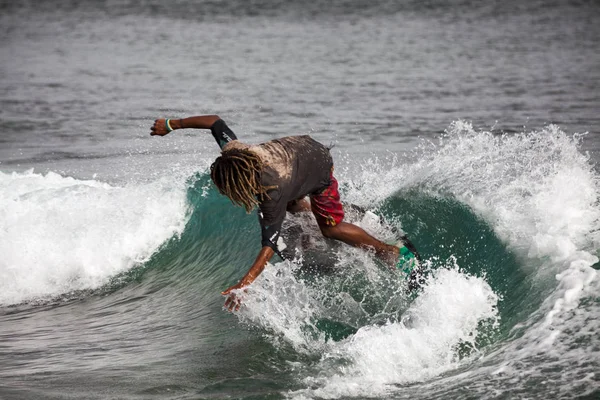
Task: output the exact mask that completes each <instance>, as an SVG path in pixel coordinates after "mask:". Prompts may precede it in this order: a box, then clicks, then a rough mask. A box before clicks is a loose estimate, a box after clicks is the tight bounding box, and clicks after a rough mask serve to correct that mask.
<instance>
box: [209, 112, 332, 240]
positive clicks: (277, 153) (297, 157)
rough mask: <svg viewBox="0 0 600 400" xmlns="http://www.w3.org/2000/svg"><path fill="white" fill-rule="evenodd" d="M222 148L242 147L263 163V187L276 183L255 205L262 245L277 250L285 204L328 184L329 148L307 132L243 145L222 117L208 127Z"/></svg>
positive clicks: (330, 164)
mask: <svg viewBox="0 0 600 400" xmlns="http://www.w3.org/2000/svg"><path fill="white" fill-rule="evenodd" d="M211 131H212V133H213V136H215V139H216V140H217V143H219V145H221V143H223V145H222V146H221V148H222V149H223V151H225V150H227V149H230V148H245V149H248V150H250V151H252V152H253V153H255V154H257V155H258V156H259V157H260V159H261V161H262V162H263V165H264V167H263V171H262V176H261V178H262V184H263V186H276V188H275V189H271V190H269V191H268V192H267V194H268V195H269V197H270V198H269V199H264V200H263V201H261V203H260V205H259V212H258V217H259V222H260V225H261V229H262V245H263V246H269V247H271V248H273V249H274V250H277V239H278V238H279V234H280V231H281V224H282V223H283V220H284V218H285V213H286V208H287V203H288V202H290V201H292V200H296V199H299V198H302V197H304V196H306V195H310V194H313V193H319V192H321V191H323V190H324V189H325V188H326V187H328V186H329V185H330V176H331V168H332V167H333V160H332V158H331V154H330V153H329V149H328V148H327V147H325V146H324V145H322V144H321V143H319V142H317V141H316V140H314V139H313V138H311V137H310V136H308V135H304V136H288V137H284V138H281V139H275V140H271V141H269V142H266V143H261V144H256V145H247V144H244V143H241V142H240V141H238V140H237V138H236V136H235V134H234V133H233V132H232V131H231V129H229V128H228V127H227V125H225V123H224V122H222V120H220V121H217V122H216V123H215V124H214V125H213V127H212V128H211Z"/></svg>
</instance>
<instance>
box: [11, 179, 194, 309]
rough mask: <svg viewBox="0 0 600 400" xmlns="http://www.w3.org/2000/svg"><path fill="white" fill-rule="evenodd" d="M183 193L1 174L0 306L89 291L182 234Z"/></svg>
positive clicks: (158, 185)
mask: <svg viewBox="0 0 600 400" xmlns="http://www.w3.org/2000/svg"><path fill="white" fill-rule="evenodd" d="M186 215H187V204H186V198H185V187H184V184H183V183H181V184H180V186H176V185H175V184H174V183H172V181H170V180H168V179H166V178H164V179H161V180H159V181H156V182H153V183H149V184H144V185H141V186H135V185H132V186H125V187H115V186H111V185H109V184H106V183H102V182H98V181H95V180H77V179H74V178H70V177H63V176H60V175H58V174H56V173H52V172H50V173H48V174H46V175H42V174H37V173H34V172H33V171H27V172H24V173H12V174H5V173H0V254H2V257H1V258H0V304H3V305H7V304H16V303H20V302H25V301H32V300H38V299H45V298H49V297H54V296H58V295H61V294H65V293H69V292H71V291H74V290H82V289H95V288H98V287H100V286H102V285H104V284H106V283H107V282H108V280H109V279H110V278H111V277H114V276H115V275H117V274H119V273H121V272H123V271H126V270H128V269H130V268H132V267H133V266H135V265H137V264H139V263H142V262H144V261H145V260H147V259H148V258H149V257H150V256H151V255H152V254H153V253H154V252H155V251H156V250H157V249H158V247H159V246H160V245H161V244H162V243H164V242H165V241H166V240H167V239H169V238H170V237H172V236H173V235H177V234H179V233H181V232H182V230H183V228H184V226H185V223H186Z"/></svg>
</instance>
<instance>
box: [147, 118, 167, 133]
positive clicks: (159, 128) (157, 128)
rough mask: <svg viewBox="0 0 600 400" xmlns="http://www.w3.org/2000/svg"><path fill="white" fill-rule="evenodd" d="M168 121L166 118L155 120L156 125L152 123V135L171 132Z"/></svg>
mask: <svg viewBox="0 0 600 400" xmlns="http://www.w3.org/2000/svg"><path fill="white" fill-rule="evenodd" d="M166 121H167V120H166V119H165V118H160V119H157V120H156V121H154V125H152V128H150V135H151V136H156V135H158V136H165V135H166V134H167V133H169V130H168V129H167V124H166Z"/></svg>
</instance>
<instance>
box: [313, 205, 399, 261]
mask: <svg viewBox="0 0 600 400" xmlns="http://www.w3.org/2000/svg"><path fill="white" fill-rule="evenodd" d="M317 222H318V223H319V228H321V233H323V236H325V237H328V238H332V239H336V240H341V241H342V242H344V243H346V244H349V245H350V246H354V247H360V248H363V249H367V250H375V255H376V256H377V257H379V258H380V259H381V260H382V261H384V262H385V263H387V264H389V265H392V266H393V265H395V264H396V261H397V260H398V255H399V249H398V247H396V246H393V245H389V244H386V243H383V242H382V241H380V240H377V239H375V238H374V237H373V236H371V235H369V234H368V233H367V232H366V231H365V230H364V229H362V228H361V227H359V226H356V225H353V224H351V223H348V222H343V221H342V222H340V223H339V224H337V225H335V226H331V225H327V224H323V223H322V219H321V218H319V217H318V216H317Z"/></svg>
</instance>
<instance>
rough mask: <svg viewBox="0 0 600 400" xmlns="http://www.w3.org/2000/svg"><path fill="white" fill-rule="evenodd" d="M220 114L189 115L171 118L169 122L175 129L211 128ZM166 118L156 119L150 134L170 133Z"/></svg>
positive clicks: (162, 134) (161, 134) (163, 134)
mask: <svg viewBox="0 0 600 400" xmlns="http://www.w3.org/2000/svg"><path fill="white" fill-rule="evenodd" d="M220 119H221V118H219V116H218V115H199V116H197V117H188V118H182V119H171V120H169V124H170V125H171V128H173V130H175V129H188V128H189V129H210V127H211V126H213V124H214V123H215V122H217V121H218V120H220ZM165 121H166V119H165V118H160V119H157V120H155V121H154V125H152V128H150V135H152V136H155V135H158V136H165V135H166V134H168V133H169V130H168V129H167V125H166V123H165Z"/></svg>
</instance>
